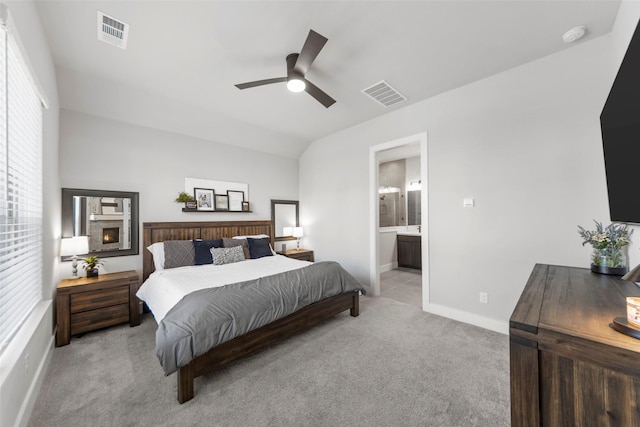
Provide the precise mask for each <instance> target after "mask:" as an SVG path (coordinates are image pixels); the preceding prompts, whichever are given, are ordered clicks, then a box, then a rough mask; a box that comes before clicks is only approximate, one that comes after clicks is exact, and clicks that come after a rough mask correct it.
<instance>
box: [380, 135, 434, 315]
mask: <svg viewBox="0 0 640 427" xmlns="http://www.w3.org/2000/svg"><path fill="white" fill-rule="evenodd" d="M426 154H427V139H426V134H419V135H415V136H412V137H408V138H403V139H400V140H396V141H391V142H388V143H385V144H380V145H377V146H374V147H371V151H370V177H371V180H370V181H371V184H372V185H371V243H372V244H371V252H372V253H371V262H372V268H371V284H372V288H373V291H374V295H382V296H385V297H388V298H391V299H394V300H397V301H401V302H403V303H407V304H411V305H415V306H417V307H420V308H422V307H424V306H426V304H428V299H429V298H428V296H429V293H428V277H429V274H428V266H429V264H428V259H429V258H428V227H427V226H428V222H427V215H426V213H427V201H428V197H427V189H428V186H427V176H428V175H427V170H426V169H427V162H426V159H427V157H426Z"/></svg>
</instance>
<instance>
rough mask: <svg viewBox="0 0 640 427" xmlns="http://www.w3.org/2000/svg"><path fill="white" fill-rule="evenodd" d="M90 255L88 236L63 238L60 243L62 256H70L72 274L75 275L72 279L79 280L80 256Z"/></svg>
mask: <svg viewBox="0 0 640 427" xmlns="http://www.w3.org/2000/svg"><path fill="white" fill-rule="evenodd" d="M88 253H89V237H88V236H74V237H68V238H63V239H62V240H61V241H60V255H61V256H63V257H64V256H70V257H71V260H72V263H71V269H72V270H71V272H72V273H73V276H72V277H71V278H72V279H77V278H78V255H83V254H88Z"/></svg>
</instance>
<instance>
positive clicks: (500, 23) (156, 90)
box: [37, 0, 619, 157]
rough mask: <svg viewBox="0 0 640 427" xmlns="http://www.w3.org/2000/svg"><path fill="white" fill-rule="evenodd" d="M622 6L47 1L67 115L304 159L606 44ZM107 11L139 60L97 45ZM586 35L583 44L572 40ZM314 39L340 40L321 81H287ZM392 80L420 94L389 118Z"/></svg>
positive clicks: (43, 12) (323, 60)
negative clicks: (579, 47) (340, 140)
mask: <svg viewBox="0 0 640 427" xmlns="http://www.w3.org/2000/svg"><path fill="white" fill-rule="evenodd" d="M618 7H619V1H479V0H476V1H407V2H405V1H379V2H374V1H277V2H276V1H96V2H94V1H55V0H49V1H38V2H37V8H38V12H39V14H40V19H41V21H42V24H43V27H44V30H45V33H46V37H47V39H48V41H49V44H50V47H51V51H52V55H53V59H54V62H55V64H56V73H57V79H58V89H59V97H60V104H61V107H62V108H64V109H68V110H73V111H80V112H84V113H89V114H93V115H96V116H100V117H105V118H109V119H113V120H119V121H123V122H127V123H132V124H136V125H141V126H147V127H152V128H156V129H161V130H164V131H169V132H175V133H178V134H184V135H189V136H193V137H197V138H202V139H205V140H210V141H215V142H220V143H226V144H233V145H238V146H241V147H246V148H251V149H255V150H260V151H264V152H269V153H273V154H277V155H284V156H290V157H298V156H299V155H300V154H301V153H302V152H303V151H304V150H305V148H306V147H307V145H308V144H309V143H310V142H311V141H313V140H316V139H319V138H322V137H323V136H326V135H329V134H332V133H335V132H337V131H339V130H342V129H345V128H348V127H350V126H353V125H355V124H358V123H361V122H364V121H366V120H369V119H372V118H375V117H377V116H379V115H382V114H385V113H387V112H389V111H393V110H396V109H399V108H403V107H405V106H407V105H410V104H412V103H415V102H419V101H421V100H424V99H427V98H429V97H432V96H435V95H438V94H440V93H443V92H446V91H448V90H451V89H453V88H456V87H459V86H462V85H465V84H468V83H471V82H473V81H476V80H479V79H482V78H485V77H488V76H491V75H493V74H496V73H499V72H502V71H505V70H508V69H510V68H513V67H517V66H519V65H522V64H524V63H527V62H529V61H532V60H535V59H538V58H541V57H543V56H546V55H550V54H552V53H555V52H558V51H560V50H562V49H568V48H571V47H573V46H575V45H576V44H580V43H584V42H585V41H588V40H590V39H593V38H595V37H599V36H602V35H604V34H606V33H608V32H609V31H611V28H612V26H613V23H614V20H615V17H616V13H617V10H618ZM97 11H102V12H104V13H106V14H107V15H110V16H113V17H114V18H116V19H119V20H121V21H123V22H125V23H127V24H129V25H130V30H129V36H128V43H127V47H126V49H125V50H122V49H119V48H116V47H114V46H112V45H109V44H107V43H104V42H102V41H99V40H98V39H97ZM579 25H586V26H587V34H586V36H585V37H584V38H583V39H581V40H579V41H578V42H576V43H574V44H566V43H564V42H563V41H562V38H561V36H562V34H563V33H564V32H565V31H567V30H569V29H570V28H573V27H575V26H579ZM310 29H313V30H315V31H317V32H318V33H320V34H322V35H323V36H325V37H327V38H328V39H329V40H328V42H327V44H326V45H325V47H324V49H323V50H322V51H321V52H320V54H319V55H318V57H317V59H316V60H315V62H314V63H313V65H312V67H311V69H310V71H309V72H308V74H307V78H308V79H309V80H310V81H312V82H313V83H314V84H315V85H317V86H318V87H320V88H322V89H323V90H324V91H325V92H327V93H328V94H329V95H330V96H331V97H333V98H334V99H336V101H337V102H336V104H334V105H333V106H331V107H330V108H328V109H327V108H325V107H323V106H322V105H321V104H320V103H318V102H317V101H315V100H314V99H313V98H312V97H311V96H309V95H308V94H306V93H297V94H296V93H292V92H289V91H288V90H287V89H286V85H285V84H284V83H281V84H273V85H269V86H262V87H257V88H252V89H247V90H239V89H237V88H236V87H235V86H234V85H235V84H236V83H242V82H247V81H252V80H259V79H266V78H271V77H278V76H284V75H286V63H285V57H286V56H287V55H288V54H289V53H294V52H299V51H300V49H301V47H302V44H303V42H304V40H305V38H306V36H307V34H308V33H309V30H310ZM381 80H385V81H387V82H388V83H389V84H391V85H392V86H393V87H395V89H397V90H398V91H399V92H401V93H402V94H403V95H404V96H406V97H407V101H405V102H402V103H399V104H396V105H395V106H392V107H389V108H385V107H382V106H380V105H379V104H377V103H376V102H374V101H373V100H371V99H370V98H368V97H366V96H365V95H364V94H363V93H362V92H361V91H362V90H363V89H365V88H367V87H369V86H370V85H372V84H374V83H377V82H379V81H381Z"/></svg>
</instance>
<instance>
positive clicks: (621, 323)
mask: <svg viewBox="0 0 640 427" xmlns="http://www.w3.org/2000/svg"><path fill="white" fill-rule="evenodd" d="M609 326H611V328H613V329H614V330H616V331H618V332H620V333H623V334H625V335H628V336H630V337H633V338H636V339H639V340H640V329H638V328H636V327H635V326H632V325H630V324H629V322H627V318H626V317H616V318H614V319H613V322H611V323H610V324H609Z"/></svg>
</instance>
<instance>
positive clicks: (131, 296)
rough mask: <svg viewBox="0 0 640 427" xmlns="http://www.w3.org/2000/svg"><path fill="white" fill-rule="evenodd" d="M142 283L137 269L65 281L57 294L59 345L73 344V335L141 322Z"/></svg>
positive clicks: (60, 284) (57, 340)
mask: <svg viewBox="0 0 640 427" xmlns="http://www.w3.org/2000/svg"><path fill="white" fill-rule="evenodd" d="M138 285H139V281H138V273H136V272H135V271H133V270H131V271H123V272H120V273H110V274H101V275H100V276H98V277H91V278H87V277H80V278H79V279H64V280H62V281H61V282H60V283H59V284H58V293H57V295H56V318H57V326H58V330H57V332H56V347H60V346H63V345H67V344H69V342H70V341H71V335H76V334H82V333H85V332H89V331H93V330H96V329H100V328H105V327H107V326H112V325H117V324H119V323H125V322H129V324H130V325H131V326H137V325H139V324H140V314H139V312H138V299H137V298H136V292H137V291H138Z"/></svg>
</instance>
